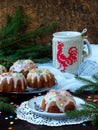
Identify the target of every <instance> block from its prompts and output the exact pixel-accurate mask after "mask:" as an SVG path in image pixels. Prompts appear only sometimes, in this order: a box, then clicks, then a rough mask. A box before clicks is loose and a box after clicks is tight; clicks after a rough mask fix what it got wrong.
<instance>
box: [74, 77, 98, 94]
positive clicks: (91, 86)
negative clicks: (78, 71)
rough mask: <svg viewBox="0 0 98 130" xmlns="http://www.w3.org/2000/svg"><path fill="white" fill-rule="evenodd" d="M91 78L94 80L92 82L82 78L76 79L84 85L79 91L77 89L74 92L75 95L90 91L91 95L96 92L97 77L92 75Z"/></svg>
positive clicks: (97, 85) (97, 86)
mask: <svg viewBox="0 0 98 130" xmlns="http://www.w3.org/2000/svg"><path fill="white" fill-rule="evenodd" d="M92 78H93V79H94V81H91V80H89V79H86V78H83V77H76V79H78V80H80V81H83V82H85V83H86V85H83V86H81V87H80V88H79V89H77V90H76V91H75V94H79V93H81V92H83V91H90V92H91V93H94V92H96V91H98V77H97V76H96V75H93V76H92Z"/></svg>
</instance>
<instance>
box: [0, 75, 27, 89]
mask: <svg viewBox="0 0 98 130" xmlns="http://www.w3.org/2000/svg"><path fill="white" fill-rule="evenodd" d="M4 79H6V80H7V84H9V83H10V80H11V79H13V81H14V86H13V87H14V88H16V87H17V81H18V80H20V81H21V86H22V89H24V83H25V84H26V80H25V77H24V76H23V74H21V73H2V74H1V75H0V84H2V81H3V80H4Z"/></svg>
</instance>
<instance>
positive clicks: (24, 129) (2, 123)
mask: <svg viewBox="0 0 98 130" xmlns="http://www.w3.org/2000/svg"><path fill="white" fill-rule="evenodd" d="M43 94H45V92H44V93H39V94H26V95H25V94H1V95H0V96H7V97H9V98H10V99H11V102H14V103H16V104H20V103H21V102H22V101H26V100H29V99H31V98H32V97H33V96H38V95H43ZM77 96H78V97H80V98H83V99H85V100H86V99H87V97H88V96H91V97H92V100H93V99H94V97H95V96H98V93H95V94H93V95H92V94H91V93H88V92H84V93H82V94H80V95H77ZM9 116H10V114H8V113H4V112H2V113H1V114H0V130H98V123H97V124H96V125H95V126H92V125H91V122H84V123H82V124H79V125H65V126H59V127H50V126H45V125H34V124H30V123H28V122H27V121H23V120H20V119H18V120H15V117H16V115H13V118H9ZM6 118H8V119H6ZM11 122H12V124H10V123H11Z"/></svg>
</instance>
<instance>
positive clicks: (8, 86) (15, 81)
mask: <svg viewBox="0 0 98 130" xmlns="http://www.w3.org/2000/svg"><path fill="white" fill-rule="evenodd" d="M26 89H27V82H26V79H25V77H24V75H23V74H22V73H11V72H7V73H2V74H1V75H0V92H23V91H25V90H26Z"/></svg>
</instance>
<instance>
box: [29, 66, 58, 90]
mask: <svg viewBox="0 0 98 130" xmlns="http://www.w3.org/2000/svg"><path fill="white" fill-rule="evenodd" d="M55 83H56V82H55V76H54V74H53V73H52V72H50V71H49V70H48V69H45V68H37V69H32V70H31V71H30V72H29V73H28V75H27V84H28V86H29V87H32V88H37V89H39V88H46V87H50V88H51V87H53V86H54V85H55Z"/></svg>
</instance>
